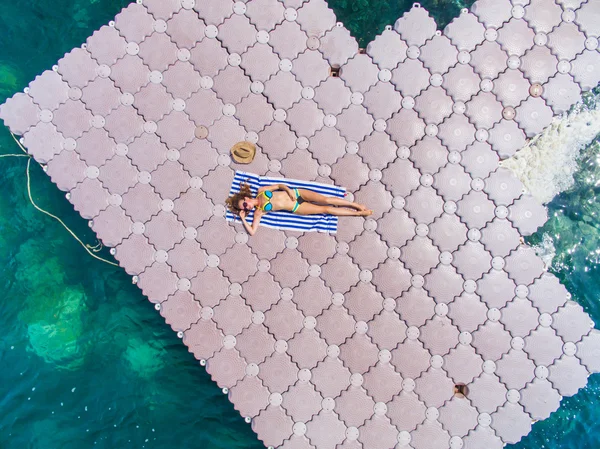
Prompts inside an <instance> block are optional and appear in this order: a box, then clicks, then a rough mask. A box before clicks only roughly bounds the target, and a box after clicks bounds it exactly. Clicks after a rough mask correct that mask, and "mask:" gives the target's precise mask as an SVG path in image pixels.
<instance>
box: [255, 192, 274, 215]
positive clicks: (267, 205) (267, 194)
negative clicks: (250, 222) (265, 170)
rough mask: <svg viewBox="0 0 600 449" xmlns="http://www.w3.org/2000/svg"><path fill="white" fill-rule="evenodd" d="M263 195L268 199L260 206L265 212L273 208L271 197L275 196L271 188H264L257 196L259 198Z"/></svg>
mask: <svg viewBox="0 0 600 449" xmlns="http://www.w3.org/2000/svg"><path fill="white" fill-rule="evenodd" d="M261 195H262V196H264V197H265V199H266V200H267V201H266V202H265V203H264V204H263V205H262V206H260V208H261V209H262V210H263V211H265V212H269V211H270V210H272V209H273V205H272V204H271V198H273V192H271V191H270V190H264V191H262V192H261V193H259V194H258V196H257V198H259V197H260V196H261Z"/></svg>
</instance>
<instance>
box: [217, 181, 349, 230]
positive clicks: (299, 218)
mask: <svg viewBox="0 0 600 449" xmlns="http://www.w3.org/2000/svg"><path fill="white" fill-rule="evenodd" d="M244 182H245V183H247V184H248V185H249V186H250V190H251V191H252V194H253V195H254V196H256V194H257V192H258V189H259V187H266V186H270V185H273V184H285V185H286V186H288V187H289V188H291V189H308V190H312V191H314V192H318V193H321V194H323V195H326V196H336V197H338V198H343V197H344V196H345V193H346V189H345V188H343V187H336V186H333V185H330V184H320V183H318V182H310V181H300V180H297V179H284V178H271V177H266V176H258V175H255V174H254V173H246V172H242V171H236V172H235V176H234V178H233V183H232V184H231V189H230V190H229V195H230V196H231V195H233V194H234V193H237V192H239V191H240V184H241V183H244ZM226 218H227V220H228V221H235V220H240V218H239V217H238V216H237V215H234V214H233V213H231V212H230V211H227V215H226ZM247 219H248V221H249V222H250V223H252V220H253V219H254V211H252V212H250V213H249V214H248V216H247ZM260 224H261V225H262V226H268V227H269V228H275V229H290V230H293V231H304V232H310V231H319V232H327V233H330V234H335V233H336V232H337V224H338V217H336V216H334V215H325V214H318V215H297V214H293V213H292V212H289V211H283V210H278V211H276V212H269V213H268V214H265V215H263V216H262V218H261V219H260Z"/></svg>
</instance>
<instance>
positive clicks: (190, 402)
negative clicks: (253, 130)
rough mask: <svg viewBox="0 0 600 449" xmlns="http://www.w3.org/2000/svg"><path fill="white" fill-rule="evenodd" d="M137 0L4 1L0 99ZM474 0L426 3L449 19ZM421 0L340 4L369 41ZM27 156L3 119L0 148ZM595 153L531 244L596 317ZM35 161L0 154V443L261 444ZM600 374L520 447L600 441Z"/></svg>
mask: <svg viewBox="0 0 600 449" xmlns="http://www.w3.org/2000/svg"><path fill="white" fill-rule="evenodd" d="M127 3H128V2H127V1H122V0H119V1H118V0H88V1H85V2H84V1H71V0H57V1H50V0H40V1H37V2H26V1H25V0H15V1H9V0H0V11H1V12H2V14H1V15H0V30H2V31H1V32H0V102H3V101H4V99H5V98H6V97H8V96H11V95H13V94H14V93H15V92H16V91H18V90H21V89H22V88H23V87H25V86H26V85H27V83H28V82H29V81H30V80H31V79H33V78H34V77H35V76H36V75H37V74H39V73H41V72H42V71H43V70H45V69H47V68H49V67H51V66H52V64H54V63H55V62H56V61H57V60H58V59H59V58H60V57H61V56H62V55H63V54H64V53H65V52H66V51H69V50H70V49H71V48H72V47H74V46H77V45H80V44H81V43H82V42H84V41H85V39H86V38H87V36H89V35H90V34H91V33H92V32H93V30H95V29H97V28H99V27H100V26H101V25H103V24H105V23H107V22H108V21H109V20H111V19H112V18H113V17H114V15H115V14H116V13H117V12H118V11H119V10H120V8H121V7H123V6H124V5H126V4H127ZM467 3H468V4H465V3H457V2H455V1H452V2H450V1H443V0H430V1H423V2H422V4H423V6H425V7H426V8H428V9H430V10H431V11H433V12H434V13H435V17H436V19H437V20H438V23H441V24H445V23H447V22H448V21H449V20H451V18H452V16H454V15H456V14H458V12H459V8H461V7H464V6H469V4H470V3H471V2H470V1H469V2H467ZM411 4H412V2H407V1H404V0H402V1H401V2H392V1H389V2H387V1H386V2H378V3H376V4H375V3H373V2H370V4H369V2H367V1H366V0H362V1H350V0H347V1H344V0H335V1H333V0H332V1H331V3H330V5H331V6H332V7H333V8H335V10H336V13H337V14H338V18H339V20H340V21H343V22H344V24H345V25H346V26H348V27H349V28H350V29H351V30H352V32H353V33H354V35H355V36H357V37H359V39H360V40H361V46H365V45H366V43H368V41H370V40H371V39H372V38H373V37H374V35H375V33H376V32H380V31H381V30H382V29H383V27H384V26H385V25H387V24H392V23H393V22H394V20H395V19H396V18H397V17H398V16H399V15H401V13H402V12H403V11H405V10H407V9H408V8H410V6H411ZM18 151H19V150H18V148H17V147H16V145H15V144H14V142H13V141H12V139H11V138H10V135H9V134H8V132H7V130H6V129H5V128H4V127H0V153H16V152H18ZM599 157H600V143H599V140H598V139H596V141H595V142H594V143H592V144H591V145H589V146H588V147H586V148H585V149H584V150H583V153H582V158H581V160H580V161H579V162H578V164H579V166H580V167H581V170H580V171H579V172H578V173H577V174H576V179H575V184H574V185H573V187H572V188H570V189H569V190H568V191H566V192H564V193H563V194H561V195H560V196H559V197H557V198H556V199H555V200H554V201H553V202H552V203H551V204H550V211H551V219H550V220H549V221H548V223H547V224H546V226H545V227H544V228H543V229H542V230H540V232H539V233H538V234H536V235H535V236H533V237H532V238H531V239H530V240H531V242H532V243H534V244H538V243H540V242H542V239H543V236H544V235H547V236H548V237H547V239H546V240H547V241H548V238H550V239H551V241H552V242H553V245H554V248H555V251H556V255H555V257H554V261H553V265H552V269H553V271H554V272H555V273H556V274H557V275H558V276H559V277H560V279H561V281H562V282H564V283H565V285H567V287H568V288H569V290H570V291H571V292H572V293H573V296H574V299H576V300H577V301H579V302H580V303H581V304H582V305H583V306H584V308H585V309H586V310H587V311H588V312H589V313H591V314H592V317H593V318H594V319H595V320H596V322H599V323H600V298H599V296H600V294H599V292H600V288H599V287H600V285H598V284H599V283H600V276H599V273H598V257H599V255H598V253H594V251H596V250H597V248H600V244H599V243H600V241H599V240H600V232H599V230H598V226H599V220H598V212H599V206H598V203H597V201H596V198H595V196H596V195H597V193H598V187H597V186H596V183H597V182H598V179H600V178H599V177H600V170H599V169H598V165H597V163H596V162H595V161H596V160H597V159H598V158H599ZM592 162H593V163H592ZM25 165H26V160H25V158H18V159H17V158H3V159H0V188H1V189H2V192H3V195H1V196H0V248H1V251H0V288H1V289H2V290H3V292H4V294H3V295H2V296H1V297H0V307H1V309H0V310H1V313H0V334H1V335H2V338H1V339H0V367H2V369H0V448H3V449H5V448H6V449H12V448H19V449H21V448H36V449H37V448H44V449H55V448H61V449H71V448H78V449H79V448H87V447H93V446H94V445H95V446H96V447H101V448H115V447H149V448H170V447H178V448H182V449H186V448H196V447H203V448H206V449H213V448H260V447H262V445H261V444H260V442H259V441H258V440H257V439H256V437H255V436H254V434H253V433H252V431H251V430H250V426H249V425H247V424H245V423H244V422H243V420H242V419H241V418H240V416H239V414H238V413H237V412H236V411H235V410H234V409H233V406H232V405H231V404H230V403H229V402H228V401H227V398H226V396H225V395H223V394H222V393H221V392H220V389H219V388H218V387H217V386H216V385H215V384H213V383H212V381H211V380H210V378H209V376H208V375H207V374H206V372H205V371H204V369H202V368H201V367H200V366H199V365H198V363H197V361H196V360H195V359H194V357H193V356H192V355H191V354H189V353H188V352H187V350H186V349H185V347H184V346H183V345H182V344H181V342H180V341H179V339H177V337H176V336H175V334H174V332H172V331H171V329H170V328H169V327H168V326H167V325H166V324H165V323H164V321H163V319H162V317H161V316H160V315H159V314H158V313H157V312H156V311H155V310H154V308H153V307H152V305H151V304H150V303H149V302H148V301H147V300H146V299H145V298H144V297H143V296H142V294H141V292H140V291H139V290H138V288H137V287H135V286H134V285H132V284H131V280H130V277H129V276H127V275H126V274H125V273H124V272H123V271H122V270H120V269H117V268H113V267H110V266H108V265H106V264H103V263H101V262H99V261H96V260H94V259H92V258H91V257H89V256H88V255H87V254H86V253H85V252H84V251H83V249H82V248H81V247H80V246H79V245H78V244H77V243H76V242H75V241H74V240H73V239H72V238H71V237H70V236H69V235H68V234H67V233H66V232H65V231H64V230H63V228H62V227H61V226H60V225H59V224H57V223H56V222H54V221H52V220H51V219H49V218H47V217H45V216H44V215H42V214H40V213H39V212H37V211H36V210H35V209H34V208H33V207H32V206H31V205H30V204H29V201H28V200H27V192H26V185H25ZM32 187H33V195H34V198H35V199H36V201H38V202H39V203H40V205H42V206H43V207H45V208H47V209H49V210H51V211H52V212H54V213H56V214H57V215H59V216H60V217H62V218H63V219H65V221H66V222H67V223H68V224H69V226H70V227H71V228H72V229H73V230H74V231H75V232H76V233H77V234H78V235H79V236H80V237H82V239H83V240H84V241H86V242H89V243H92V244H94V243H95V240H94V236H93V233H92V232H91V231H90V230H89V228H88V227H87V223H86V222H85V221H84V220H82V219H81V218H80V217H79V215H78V214H77V213H75V212H74V211H73V209H72V207H71V205H70V204H69V203H68V202H67V201H66V200H65V199H64V196H63V193H61V192H60V191H58V189H57V188H56V187H55V186H54V185H53V184H52V183H51V182H50V180H49V178H48V177H47V176H46V175H45V174H44V173H43V172H42V171H41V170H40V169H39V167H37V166H36V165H35V164H34V165H32ZM554 214H556V215H554ZM103 255H104V256H105V257H110V256H109V255H108V254H106V253H103ZM599 377H600V376H596V377H592V378H591V379H590V383H589V385H588V387H587V388H586V389H585V390H584V391H582V392H580V393H579V394H578V395H577V396H576V397H575V398H570V399H565V400H564V401H563V406H562V408H561V409H560V410H559V412H557V413H555V414H554V415H553V416H552V417H551V418H550V419H548V420H546V421H544V422H541V423H538V424H536V425H535V426H534V428H533V432H532V433H531V434H530V435H529V436H528V437H526V438H525V439H524V440H523V441H522V442H521V443H519V444H518V445H517V446H516V447H519V448H521V449H524V448H527V449H538V448H553V449H557V448H595V447H598V446H599V445H600V429H599V428H598V426H599V424H597V423H599V422H600V399H598V398H599V395H598V393H599V391H600V380H599Z"/></svg>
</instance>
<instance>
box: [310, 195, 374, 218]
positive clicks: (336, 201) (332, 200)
mask: <svg viewBox="0 0 600 449" xmlns="http://www.w3.org/2000/svg"><path fill="white" fill-rule="evenodd" d="M298 191H299V192H300V196H302V198H304V199H305V200H306V201H308V202H310V203H320V204H328V205H330V206H340V207H351V208H352V209H356V210H361V211H362V210H366V209H367V208H366V207H365V206H363V205H362V204H358V203H353V202H352V201H348V200H345V199H343V198H337V197H333V196H325V195H321V194H320V193H317V192H314V191H312V190H307V189H298ZM332 215H333V214H332Z"/></svg>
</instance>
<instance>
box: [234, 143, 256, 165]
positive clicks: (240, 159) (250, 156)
mask: <svg viewBox="0 0 600 449" xmlns="http://www.w3.org/2000/svg"><path fill="white" fill-rule="evenodd" d="M240 150H243V153H246V154H245V155H243V156H242V155H241V154H240ZM255 154H256V146H255V145H254V144H253V143H252V142H246V141H245V142H238V143H236V144H235V145H234V146H233V147H231V158H232V159H233V160H234V161H235V162H237V163H238V164H249V163H250V162H252V161H253V160H254V156H255Z"/></svg>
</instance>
